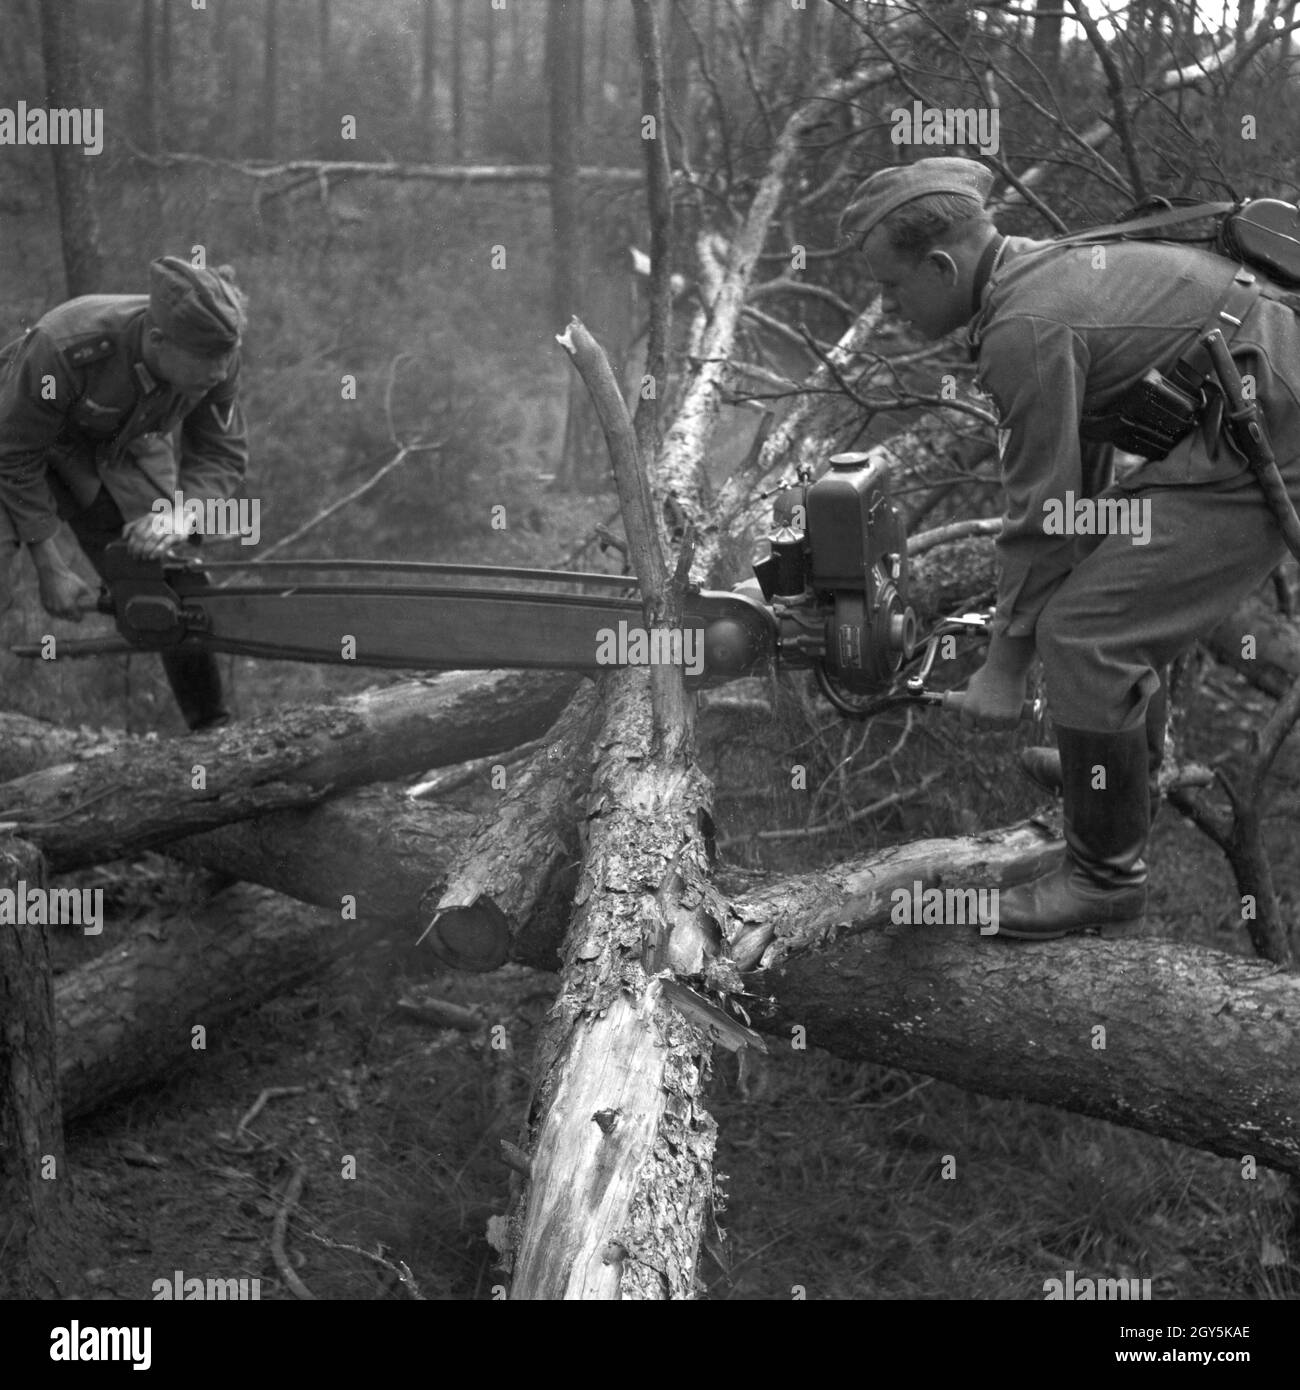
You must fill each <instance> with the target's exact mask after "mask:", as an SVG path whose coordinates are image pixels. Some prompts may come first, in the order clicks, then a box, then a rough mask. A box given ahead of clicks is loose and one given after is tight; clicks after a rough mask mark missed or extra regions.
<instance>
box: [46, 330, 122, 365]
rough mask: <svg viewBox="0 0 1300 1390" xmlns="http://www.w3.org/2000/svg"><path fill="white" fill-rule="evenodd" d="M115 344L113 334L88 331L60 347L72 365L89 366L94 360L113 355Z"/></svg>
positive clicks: (98, 360)
mask: <svg viewBox="0 0 1300 1390" xmlns="http://www.w3.org/2000/svg"><path fill="white" fill-rule="evenodd" d="M114 346H115V344H114V341H113V338H112V335H111V334H108V333H87V334H84V335H83V336H82V337H80V338H73V339H72V341H71V342H69V343H64V344H63V346H62V347H61V348H60V349H59V351H60V352H62V354H63V356H64V359H65V360H66V361H67V363H68V365H69V366H70V367H88V366H89V365H90V364H91V363H92V362H100V361H102V360H103V359H104V358H105V357H111V356H112V355H113V348H114Z"/></svg>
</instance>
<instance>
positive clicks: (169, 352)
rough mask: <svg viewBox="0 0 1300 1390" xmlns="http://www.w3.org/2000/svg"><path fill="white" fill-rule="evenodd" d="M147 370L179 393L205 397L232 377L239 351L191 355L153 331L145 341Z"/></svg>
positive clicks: (187, 350) (185, 349) (193, 353)
mask: <svg viewBox="0 0 1300 1390" xmlns="http://www.w3.org/2000/svg"><path fill="white" fill-rule="evenodd" d="M145 343H146V352H145V366H146V367H148V368H149V370H150V371H151V372H152V373H153V374H154V376H156V377H159V378H161V379H162V380H163V381H165V382H167V384H168V385H169V386H171V387H173V388H174V389H175V390H177V391H181V392H183V393H184V394H185V395H187V396H202V395H204V394H206V393H207V392H208V391H211V390H212V388H213V387H214V386H219V385H220V384H221V383H222V382H223V381H225V379H226V378H227V377H228V376H229V375H230V368H231V366H232V365H233V363H234V360H235V351H236V350H235V349H233V348H232V349H231V350H230V351H229V352H223V353H219V354H217V355H215V356H205V355H204V354H202V353H198V352H191V351H190V350H189V349H188V348H184V347H182V346H181V345H180V344H179V343H176V342H173V341H172V340H171V339H170V338H167V337H164V336H163V334H161V333H160V332H158V330H157V329H153V330H152V331H151V332H150V333H149V334H148V335H147V337H146V339H145Z"/></svg>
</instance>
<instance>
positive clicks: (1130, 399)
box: [1079, 367, 1202, 459]
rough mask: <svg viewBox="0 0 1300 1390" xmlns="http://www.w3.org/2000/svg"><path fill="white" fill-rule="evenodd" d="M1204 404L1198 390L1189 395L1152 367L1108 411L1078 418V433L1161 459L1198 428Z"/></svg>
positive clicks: (1148, 456) (1131, 452) (1126, 450)
mask: <svg viewBox="0 0 1300 1390" xmlns="http://www.w3.org/2000/svg"><path fill="white" fill-rule="evenodd" d="M1201 403H1202V397H1201V395H1200V392H1199V391H1198V392H1197V394H1196V395H1195V396H1193V395H1190V394H1189V393H1188V392H1186V391H1183V390H1181V389H1180V388H1179V387H1178V386H1176V385H1175V384H1174V383H1173V382H1172V381H1171V380H1170V379H1169V378H1168V377H1167V376H1165V375H1164V374H1163V373H1161V372H1158V371H1156V369H1155V368H1154V367H1152V368H1151V370H1150V371H1149V372H1147V373H1146V375H1145V376H1144V377H1142V379H1141V380H1140V381H1135V382H1134V383H1133V385H1132V386H1130V387H1129V389H1128V390H1127V391H1125V392H1124V394H1123V395H1122V396H1121V397H1120V398H1119V399H1118V400H1117V401H1116V402H1115V404H1114V405H1113V406H1112V407H1111V409H1110V411H1109V412H1108V413H1107V414H1105V415H1085V416H1084V417H1083V418H1082V419H1081V420H1080V421H1079V434H1080V437H1081V438H1083V439H1091V440H1096V441H1099V442H1101V443H1105V444H1113V445H1114V446H1115V447H1116V448H1117V449H1123V450H1124V452H1125V453H1126V454H1140V455H1141V456H1142V457H1143V458H1148V459H1162V458H1164V456H1165V455H1166V454H1167V453H1168V452H1169V451H1170V449H1172V448H1173V447H1174V445H1175V444H1177V443H1178V442H1179V440H1181V439H1185V438H1186V437H1187V436H1188V435H1189V434H1190V433H1191V432H1192V430H1193V429H1195V428H1196V422H1197V420H1198V419H1199V418H1200V411H1201Z"/></svg>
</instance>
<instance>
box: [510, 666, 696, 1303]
mask: <svg viewBox="0 0 1300 1390" xmlns="http://www.w3.org/2000/svg"><path fill="white" fill-rule="evenodd" d="M607 689H608V695H607V701H608V703H607V705H606V708H605V711H604V714H605V720H604V726H603V732H602V743H603V745H604V752H603V755H602V758H601V762H600V765H599V767H598V769H597V772H596V775H595V777H594V778H593V784H592V792H591V797H590V802H589V826H590V832H589V834H590V841H589V844H588V848H587V854H586V857H585V859H584V861H583V869H582V878H581V880H580V883H579V888H578V893H577V903H578V910H577V913H576V915H575V918H574V922H573V926H572V928H571V929H570V932H569V936H568V939H567V940H566V943H565V959H564V967H563V972H564V973H563V984H562V987H561V991H560V995H559V998H558V999H557V1001H556V1005H555V1008H554V1009H553V1010H552V1016H551V1019H550V1020H549V1022H548V1025H547V1028H546V1031H545V1033H544V1034H543V1037H542V1041H541V1046H540V1049H539V1052H540V1055H539V1057H538V1059H537V1062H536V1064H535V1069H534V1070H535V1075H536V1076H537V1077H538V1078H539V1083H538V1089H537V1094H536V1097H535V1101H534V1106H533V1110H534V1113H535V1115H536V1116H537V1117H538V1118H537V1120H536V1123H535V1127H534V1132H533V1136H532V1137H533V1143H532V1144H531V1145H530V1172H529V1180H528V1182H527V1184H526V1188H525V1191H524V1193H523V1196H522V1199H521V1205H520V1209H519V1210H518V1211H517V1212H516V1214H515V1218H514V1224H513V1227H512V1229H511V1231H510V1234H509V1236H508V1238H507V1239H506V1240H505V1241H503V1242H502V1254H503V1257H504V1258H505V1259H506V1260H507V1261H508V1262H512V1264H513V1277H512V1280H511V1287H510V1296H511V1298H512V1299H538V1298H544V1299H552V1298H595V1299H616V1298H630V1299H646V1298H652V1299H658V1298H687V1297H690V1296H691V1295H692V1292H693V1288H694V1277H695V1261H696V1254H697V1250H698V1242H699V1230H700V1224H701V1221H702V1219H703V1215H704V1212H705V1211H706V1210H707V1207H708V1203H709V1201H710V1200H711V1197H712V1192H713V1173H712V1163H713V1150H714V1146H715V1142H716V1126H715V1124H714V1122H713V1119H712V1117H711V1116H709V1114H708V1113H707V1112H706V1111H705V1110H704V1109H703V1108H702V1107H701V1106H700V1104H699V1100H698V1090H699V1087H700V1085H701V1082H702V1070H703V1068H704V1067H705V1066H706V1065H707V1058H708V1048H709V1044H708V1043H707V1042H706V1041H705V1040H704V1035H702V1034H701V1033H700V1032H699V1031H697V1029H696V1028H695V1027H694V1026H692V1025H691V1024H690V1023H688V1022H687V1021H686V1019H685V1018H683V1017H682V1016H681V1015H680V1014H678V1013H677V1011H676V1010H675V1009H674V1008H673V1006H672V1004H671V1002H670V1000H669V999H668V998H667V997H665V995H664V994H663V992H662V991H661V988H660V984H659V981H658V980H655V979H653V978H652V975H653V973H654V972H655V971H656V970H657V969H658V968H659V967H660V965H661V964H662V965H665V966H667V967H668V968H669V969H670V970H681V971H686V970H689V969H690V968H692V966H693V968H695V969H698V968H699V965H700V964H701V963H702V962H701V959H700V950H701V941H702V938H703V936H704V934H705V933H707V931H708V926H707V918H706V917H705V914H704V911H703V905H704V901H707V900H702V899H701V897H700V893H699V890H700V888H701V886H702V885H703V882H704V881H703V875H704V872H705V867H706V864H707V851H706V849H705V846H704V841H703V829H704V823H706V820H707V805H708V802H707V796H708V787H707V783H706V782H705V780H704V779H703V778H702V776H701V775H700V773H699V772H698V771H696V770H693V769H691V768H690V767H689V765H688V764H687V763H686V762H685V761H684V760H679V759H676V758H671V759H669V758H662V757H656V756H654V755H653V754H652V753H651V744H652V730H651V725H652V718H651V711H650V705H649V699H648V693H647V690H646V681H645V679H644V676H643V674H642V673H637V672H621V673H619V674H618V675H617V676H615V677H612V678H611V679H610V682H609V685H608V687H607ZM692 896H694V899H695V907H694V909H693V910H692V908H691V907H690V906H688V903H689V901H690V898H691V897H692Z"/></svg>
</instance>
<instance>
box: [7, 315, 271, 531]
mask: <svg viewBox="0 0 1300 1390" xmlns="http://www.w3.org/2000/svg"><path fill="white" fill-rule="evenodd" d="M148 305H149V299H148V297H147V296H145V295H87V296H85V297H83V298H80V299H73V300H70V301H69V302H68V303H66V304H62V305H60V306H59V307H58V308H56V309H52V310H51V311H50V312H49V313H48V314H46V315H45V316H44V318H42V319H41V320H40V321H39V322H38V323H37V324H36V325H35V326H34V327H33V328H31V329H30V330H28V332H27V334H26V336H25V337H23V338H22V339H20V340H19V341H18V342H16V343H13V344H10V345H9V346H8V347H7V348H5V349H4V351H3V353H0V504H3V508H4V511H5V512H6V513H7V523H8V525H7V527H6V526H5V519H0V529H3V530H5V532H6V535H5V539H7V540H8V541H9V544H10V546H11V547H12V546H13V545H14V544H15V543H16V542H22V543H23V544H31V543H34V542H36V541H42V540H46V539H47V538H49V537H50V536H52V535H53V534H54V533H55V531H57V529H58V514H57V511H56V505H55V500H54V497H53V495H52V494H51V491H50V487H49V484H48V482H47V480H46V474H45V470H46V468H49V469H51V470H52V471H53V472H54V473H55V474H56V475H57V477H58V478H59V480H60V482H61V483H62V484H63V485H64V487H65V488H66V491H67V493H68V494H70V495H71V497H72V499H74V500H75V502H76V504H77V505H78V506H80V507H88V506H89V505H90V504H91V502H93V501H94V499H95V497H96V495H97V494H98V492H99V490H100V487H101V485H102V486H103V487H104V488H106V489H107V491H108V493H109V495H110V496H111V497H112V499H113V500H114V501H115V502H116V503H117V505H118V507H119V509H120V510H121V513H122V515H123V517H124V518H125V519H126V520H127V521H132V520H134V519H135V518H137V517H140V516H143V515H146V514H147V513H148V512H149V511H150V509H151V507H152V504H153V502H154V500H155V499H156V498H158V497H165V498H167V499H168V500H169V501H170V500H171V498H172V496H173V494H174V492H175V491H176V490H177V489H179V490H180V491H181V492H182V493H183V494H184V495H185V497H186V498H189V497H194V498H196V499H199V500H206V499H208V498H215V499H223V500H224V499H226V498H229V497H231V496H233V495H234V493H235V492H236V491H237V490H238V488H239V486H240V484H241V482H242V481H243V478H244V473H245V470H246V468H247V464H248V445H247V438H246V432H245V426H244V417H243V412H242V410H241V409H240V405H239V398H238V391H239V358H238V355H236V356H235V359H234V361H233V363H232V365H231V368H230V371H229V373H228V374H227V376H226V379H225V380H224V381H222V382H221V383H220V384H219V385H218V386H216V387H214V388H213V389H212V390H210V391H208V392H207V393H206V394H203V395H197V396H196V395H186V394H184V393H182V392H180V391H177V390H176V389H174V388H173V387H172V386H170V385H169V384H168V383H166V382H162V381H158V380H156V379H155V378H154V377H153V376H152V375H151V374H150V372H149V370H148V368H146V366H145V365H144V361H143V356H142V351H141V348H142V343H143V337H144V330H145V311H146V309H147V308H148ZM177 431H179V439H180V466H179V469H178V468H177V465H176V459H175V452H174V449H173V444H172V437H173V435H174V434H175V433H176V432H177Z"/></svg>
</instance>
